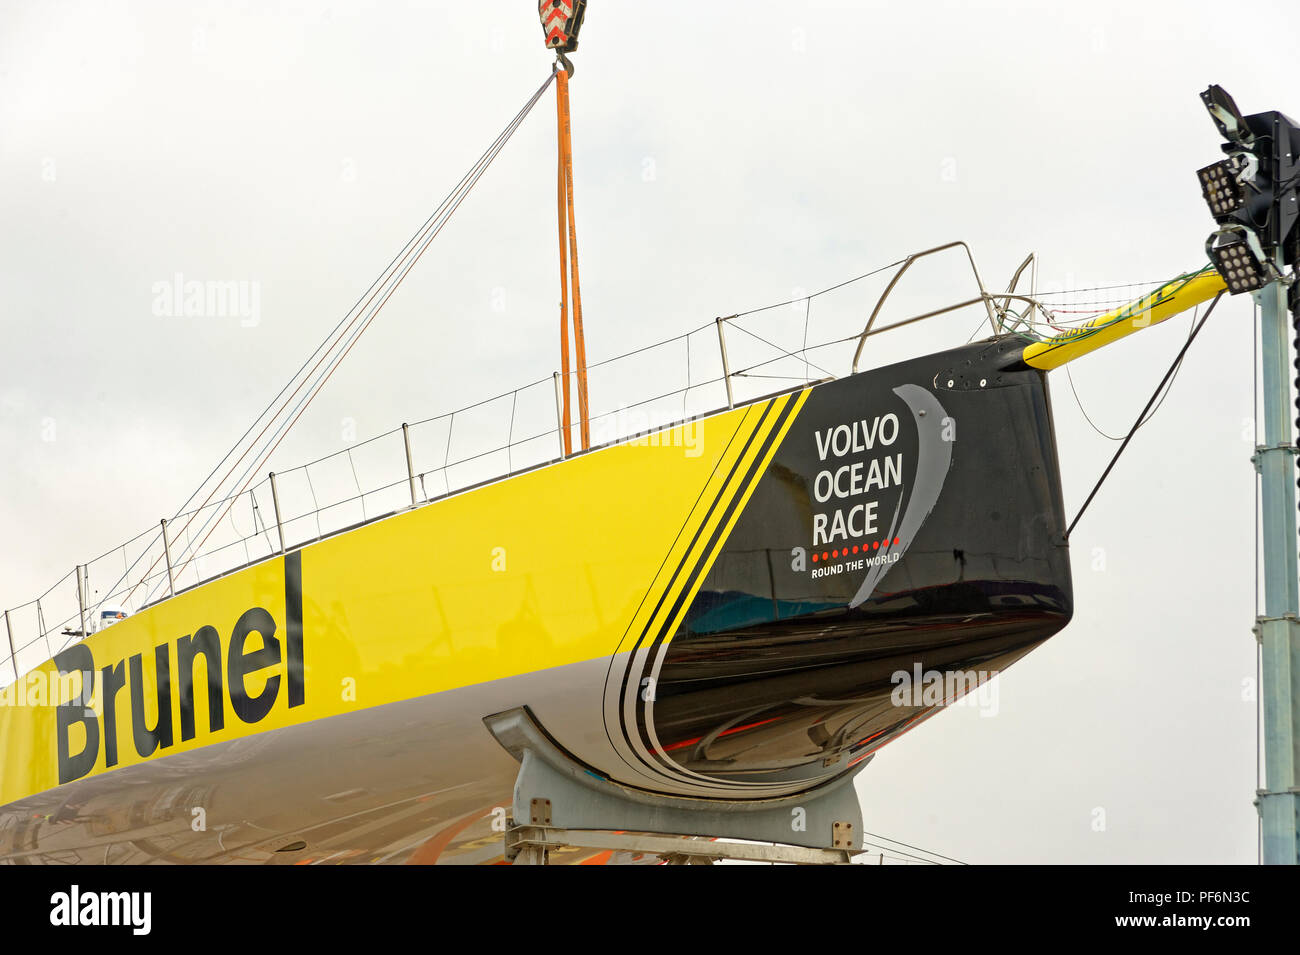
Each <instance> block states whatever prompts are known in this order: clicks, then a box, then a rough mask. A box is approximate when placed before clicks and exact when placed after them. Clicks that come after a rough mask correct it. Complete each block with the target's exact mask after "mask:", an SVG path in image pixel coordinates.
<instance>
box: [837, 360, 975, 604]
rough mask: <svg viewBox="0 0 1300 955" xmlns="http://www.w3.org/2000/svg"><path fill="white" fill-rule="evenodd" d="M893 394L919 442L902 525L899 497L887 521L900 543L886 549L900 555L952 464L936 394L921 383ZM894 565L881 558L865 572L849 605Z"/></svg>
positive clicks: (865, 596)
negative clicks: (912, 423)
mask: <svg viewBox="0 0 1300 955" xmlns="http://www.w3.org/2000/svg"><path fill="white" fill-rule="evenodd" d="M894 394H896V395H898V397H900V398H902V399H903V401H905V402H906V403H907V407H908V408H909V409H910V410H911V412H912V420H913V421H915V422H916V434H917V446H918V451H917V456H916V480H915V481H913V483H912V493H911V494H910V495H909V496H908V499H907V510H906V511H905V512H904V513H903V522H902V524H901V525H899V523H898V511H899V508H901V507H902V503H903V502H902V498H901V497H900V498H899V502H898V507H895V508H894V517H893V520H892V521H890V524H889V540H891V541H892V540H893V539H894V538H895V537H898V538H900V539H901V540H902V541H903V543H902V544H901V545H900V546H899V547H898V548H894V549H891V550H890V551H888V553H894V551H895V550H897V552H898V555H899V557H900V558H901V557H902V555H903V554H904V553H905V552H906V551H907V547H908V544H910V543H911V542H912V538H913V537H914V536H915V535H916V532H917V531H918V530H919V529H920V527H921V525H922V524H924V523H925V519H926V518H927V517H929V516H930V512H931V511H933V510H934V505H935V504H936V503H937V502H938V500H939V494H940V492H942V491H943V484H944V481H946V480H947V479H948V469H949V468H950V467H952V442H951V441H945V440H944V437H943V422H944V420H945V419H946V418H947V417H948V413H947V412H946V411H944V410H943V405H941V404H939V399H938V398H936V397H935V396H934V395H933V394H931V393H930V392H929V391H927V390H926V389H924V388H922V387H921V386H920V385H899V386H898V387H897V388H895V389H894ZM893 565H894V563H893V562H889V563H885V562H883V561H882V562H881V563H879V564H877V565H876V566H874V567H872V568H871V570H870V571H868V572H867V579H866V580H864V581H863V582H862V586H861V587H859V588H858V592H857V593H856V594H855V595H854V596H853V599H852V600H851V601H849V607H850V608H853V607H856V606H858V605H859V604H862V603H865V602H866V601H867V599H868V598H870V597H871V594H872V593H873V592H874V591H875V589H876V586H877V585H878V584H879V583H880V581H881V579H882V578H883V577H884V576H885V574H887V573H888V572H889V569H890V568H891V567H893Z"/></svg>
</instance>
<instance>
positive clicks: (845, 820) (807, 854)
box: [483, 707, 865, 865]
mask: <svg viewBox="0 0 1300 955" xmlns="http://www.w3.org/2000/svg"><path fill="white" fill-rule="evenodd" d="M483 722H484V724H485V725H486V726H487V728H488V731H489V732H491V733H492V735H493V736H494V737H495V738H496V740H497V742H499V743H500V744H501V745H502V746H504V747H505V748H506V750H507V751H509V753H510V754H511V755H512V756H514V757H515V758H516V759H518V760H519V763H520V766H519V775H518V776H517V777H516V779H515V788H514V798H513V804H512V809H511V812H512V815H511V821H510V823H509V828H508V829H507V831H506V835H505V848H506V859H507V860H508V861H511V862H514V863H515V864H517V865H545V864H546V862H547V854H548V853H549V852H550V851H551V850H554V849H558V848H562V847H573V848H582V849H602V850H603V849H608V850H613V851H620V852H642V853H646V854H649V855H657V856H659V857H661V858H663V859H665V860H666V861H667V862H669V864H675V865H687V864H692V865H701V864H702V865H708V864H710V863H712V862H713V861H715V860H717V859H744V860H748V861H753V862H785V863H794V864H800V865H837V864H838V865H842V864H845V863H847V862H848V861H849V860H850V858H851V857H852V856H854V855H856V854H857V853H859V852H861V851H862V837H861V833H862V810H861V808H860V806H859V805H858V798H857V793H856V792H855V791H854V789H853V779H854V777H855V776H856V775H857V773H856V771H855V772H852V773H848V774H846V775H844V776H842V777H840V778H839V779H836V780H835V781H833V782H831V783H828V784H826V785H824V786H821V787H819V788H817V789H815V790H813V791H811V792H807V793H801V794H798V795H795V796H786V797H782V798H779V799H757V800H725V799H697V798H692V797H684V796H666V795H660V794H658V793H651V792H647V791H645V790H640V789H633V788H631V787H629V786H623V785H621V784H619V783H616V782H614V781H612V780H610V779H606V778H605V777H603V776H599V775H597V774H595V773H593V772H592V771H591V770H589V769H587V768H586V767H584V766H582V765H580V764H579V763H577V762H576V761H575V760H574V759H573V758H572V757H570V756H569V755H568V754H567V753H565V752H564V751H563V750H562V749H560V748H559V747H558V746H557V745H556V744H555V743H554V742H553V741H552V740H551V739H550V737H548V736H547V735H546V733H545V732H544V731H543V730H542V729H541V727H540V726H539V725H538V724H537V722H536V720H534V718H533V716H532V714H531V713H530V712H529V711H528V710H527V708H526V707H524V708H517V709H513V710H507V711H506V712H504V713H498V714H495V715H493V716H489V717H487V718H486V719H484V721H483ZM864 765H865V764H864ZM692 836H694V837H697V838H694V839H692V838H683V837H692ZM718 839H743V840H749V841H750V842H758V843H777V844H776V845H752V844H746V843H740V842H719V841H714V840H718Z"/></svg>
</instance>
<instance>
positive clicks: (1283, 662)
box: [1254, 262, 1300, 865]
mask: <svg viewBox="0 0 1300 955" xmlns="http://www.w3.org/2000/svg"><path fill="white" fill-rule="evenodd" d="M1276 264H1277V265H1279V266H1280V265H1281V262H1278V263H1276ZM1286 295H1287V289H1286V286H1285V285H1284V284H1283V283H1282V282H1280V281H1273V282H1271V283H1269V284H1268V285H1266V286H1265V287H1264V288H1262V289H1260V290H1259V291H1257V292H1255V293H1254V298H1255V300H1256V302H1257V303H1258V304H1259V306H1260V334H1259V341H1260V364H1261V369H1262V385H1263V388H1262V390H1263V398H1264V440H1263V442H1262V443H1263V447H1262V448H1261V449H1260V450H1258V451H1257V452H1256V456H1255V461H1256V468H1257V469H1258V471H1259V475H1260V477H1259V480H1260V511H1261V513H1260V521H1261V524H1262V529H1261V544H1262V551H1263V564H1264V613H1263V615H1261V616H1260V617H1259V618H1258V620H1257V621H1256V627H1257V634H1258V637H1259V644H1260V655H1261V674H1262V686H1261V688H1260V696H1261V699H1262V702H1263V711H1264V713H1263V734H1264V788H1263V789H1261V790H1259V791H1258V793H1257V794H1256V800H1255V804H1256V806H1257V807H1258V809H1259V814H1260V822H1261V829H1262V835H1263V847H1262V851H1263V861H1264V863H1265V864H1266V865H1296V864H1298V863H1300V839H1298V838H1297V831H1296V826H1297V818H1298V817H1300V779H1298V778H1297V767H1300V573H1298V568H1297V552H1296V493H1295V492H1296V486H1295V477H1296V467H1295V454H1294V448H1293V447H1292V445H1293V444H1294V440H1295V436H1294V435H1293V434H1292V431H1291V382H1290V377H1291V375H1290V358H1291V327H1290V322H1289V321H1288V313H1287V302H1286Z"/></svg>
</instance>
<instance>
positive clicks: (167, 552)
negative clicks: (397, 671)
mask: <svg viewBox="0 0 1300 955" xmlns="http://www.w3.org/2000/svg"><path fill="white" fill-rule="evenodd" d="M162 542H163V561H164V563H166V564H167V596H169V597H175V596H176V580H175V579H174V578H173V577H172V545H171V542H170V541H169V540H167V518H165V517H164V518H163V519H162Z"/></svg>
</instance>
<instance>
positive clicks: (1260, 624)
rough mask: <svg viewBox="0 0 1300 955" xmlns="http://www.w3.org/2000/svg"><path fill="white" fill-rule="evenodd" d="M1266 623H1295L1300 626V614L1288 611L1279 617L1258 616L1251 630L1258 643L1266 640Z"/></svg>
mask: <svg viewBox="0 0 1300 955" xmlns="http://www.w3.org/2000/svg"><path fill="white" fill-rule="evenodd" d="M1266 623H1294V624H1296V625H1298V626H1300V616H1297V615H1296V614H1294V613H1290V612H1288V613H1284V614H1282V615H1281V616H1277V617H1266V616H1259V617H1256V618H1255V625H1254V626H1253V627H1251V628H1250V632H1251V633H1253V634H1254V635H1255V642H1256V643H1262V642H1263V641H1264V624H1266Z"/></svg>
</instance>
